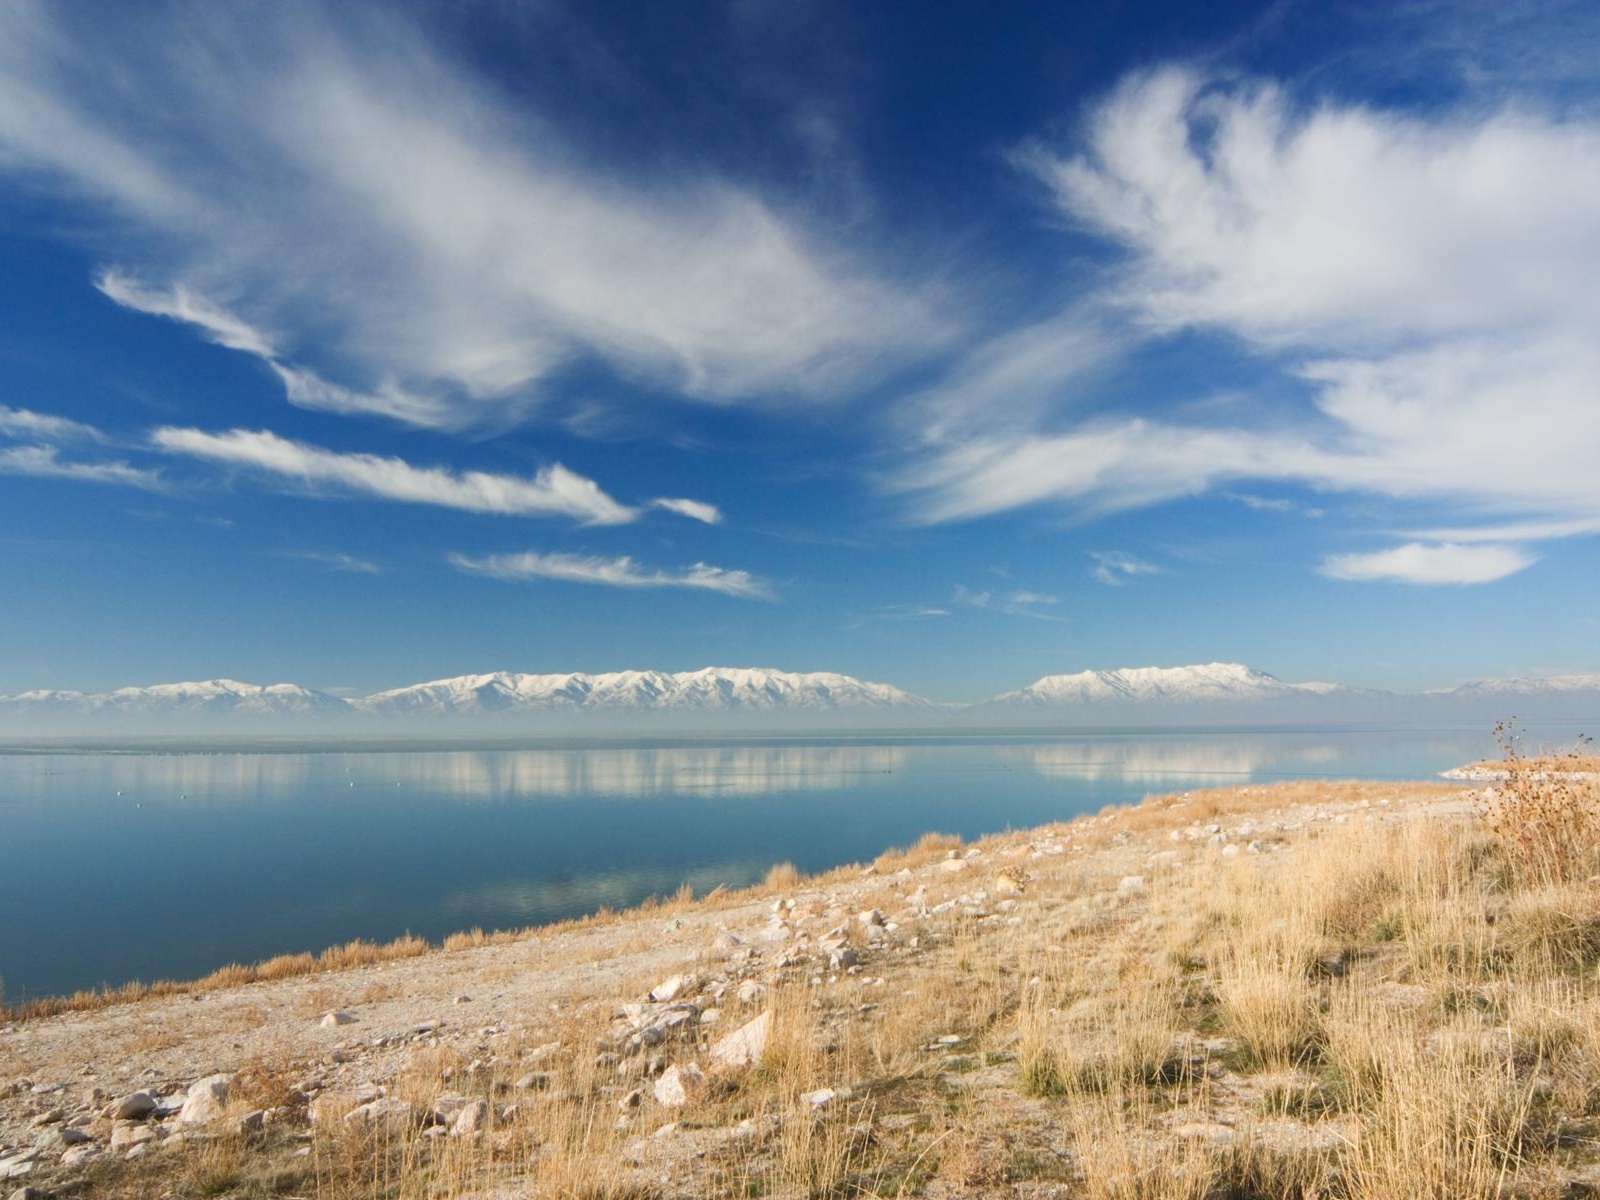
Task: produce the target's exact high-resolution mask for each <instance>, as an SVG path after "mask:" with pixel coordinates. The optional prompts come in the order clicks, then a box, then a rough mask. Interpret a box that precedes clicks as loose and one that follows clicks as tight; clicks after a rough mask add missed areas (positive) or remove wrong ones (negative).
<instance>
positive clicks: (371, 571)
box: [277, 550, 383, 575]
mask: <svg viewBox="0 0 1600 1200" xmlns="http://www.w3.org/2000/svg"><path fill="white" fill-rule="evenodd" d="M277 556H278V557H279V558H296V559H299V560H300V561H302V562H309V563H316V564H317V565H318V566H321V567H326V568H327V569H328V570H330V571H339V572H342V573H344V574H348V575H381V574H383V568H382V567H381V566H379V565H378V564H377V563H375V562H372V561H371V560H369V559H365V558H357V557H356V556H355V555H353V554H340V553H338V552H335V551H327V550H280V551H278V555H277Z"/></svg>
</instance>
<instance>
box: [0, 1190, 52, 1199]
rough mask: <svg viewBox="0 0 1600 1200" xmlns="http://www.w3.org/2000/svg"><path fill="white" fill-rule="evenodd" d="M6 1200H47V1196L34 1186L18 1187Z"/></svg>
mask: <svg viewBox="0 0 1600 1200" xmlns="http://www.w3.org/2000/svg"><path fill="white" fill-rule="evenodd" d="M6 1200H48V1197H47V1196H46V1195H45V1193H43V1192H41V1191H40V1190H39V1189H38V1188H36V1187H19V1188H18V1189H17V1190H16V1191H14V1192H12V1193H11V1195H9V1196H7V1197H6Z"/></svg>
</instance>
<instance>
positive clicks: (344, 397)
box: [95, 270, 451, 426]
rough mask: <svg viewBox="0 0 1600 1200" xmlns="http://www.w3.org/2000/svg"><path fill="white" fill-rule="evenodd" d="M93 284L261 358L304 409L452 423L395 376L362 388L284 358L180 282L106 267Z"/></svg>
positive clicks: (128, 304)
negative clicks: (151, 282)
mask: <svg viewBox="0 0 1600 1200" xmlns="http://www.w3.org/2000/svg"><path fill="white" fill-rule="evenodd" d="M95 286H96V287H97V288H99V289H100V291H101V292H102V293H104V294H105V295H106V297H107V298H109V299H110V300H112V301H114V302H116V303H117V304H120V305H122V307H124V308H128V309H132V310H133V311H134V312H141V313H145V314H148V315H149V316H154V317H166V318H168V319H169V320H173V321H178V322H180V323H182V324H185V325H192V326H194V327H195V328H197V329H199V330H200V331H201V333H202V334H204V335H205V337H206V340H207V341H211V342H215V343H217V344H218V345H219V346H226V347H227V348H228V349H230V350H238V351H240V352H242V353H244V354H249V355H251V356H252V357H254V358H259V359H260V360H261V361H262V362H264V363H266V364H267V366H269V367H270V368H271V369H272V373H273V374H274V375H276V376H277V377H278V381H279V382H280V383H282V384H283V391H284V395H285V396H287V397H288V400H289V403H291V404H294V405H297V406H299V407H300V408H314V409H320V410H322V411H324V412H336V413H343V414H346V415H350V414H355V413H376V414H379V415H382V416H387V417H392V418H394V419H395V420H398V421H404V422H406V423H407V424H410V425H422V426H434V425H448V424H450V420H451V419H450V409H449V406H448V405H446V404H444V403H442V402H441V401H439V400H438V399H437V398H436V397H430V396H420V395H416V394H414V393H412V392H409V391H407V390H406V389H404V388H402V387H400V386H399V385H398V384H396V383H395V382H394V381H393V380H392V379H384V380H381V381H379V383H378V385H377V386H376V387H375V388H374V389H373V390H372V391H371V392H358V391H355V390H354V389H352V388H347V387H345V386H343V385H342V384H337V383H333V382H331V381H330V380H327V379H324V378H322V376H320V375H318V374H317V373H316V372H315V371H308V370H306V369H305V368H304V367H296V366H291V365H290V364H288V363H285V362H282V361H281V360H280V359H279V358H278V352H277V350H276V349H274V346H273V339H272V338H271V337H269V336H268V335H267V334H265V333H263V332H262V331H261V330H259V329H256V328H255V327H254V326H253V325H251V324H249V323H248V322H246V321H244V320H242V319H241V318H239V317H238V316H235V315H234V314H233V313H231V312H229V311H228V310H227V309H225V308H222V307H221V306H219V305H217V304H213V303H212V302H211V301H210V300H208V299H206V298H205V297H204V296H201V295H198V294H197V293H195V292H193V291H192V290H190V289H189V288H187V287H185V286H184V285H183V284H181V283H179V284H174V285H173V286H172V287H170V288H152V287H147V286H145V285H143V284H141V283H138V282H136V281H135V280H133V279H132V278H131V277H130V276H128V275H127V274H125V273H124V272H121V271H117V270H105V271H102V272H101V273H100V275H99V276H98V277H97V278H96V280H95Z"/></svg>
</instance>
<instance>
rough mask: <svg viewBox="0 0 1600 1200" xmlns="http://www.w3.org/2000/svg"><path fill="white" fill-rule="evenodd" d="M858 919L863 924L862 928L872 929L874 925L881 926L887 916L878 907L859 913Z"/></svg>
mask: <svg viewBox="0 0 1600 1200" xmlns="http://www.w3.org/2000/svg"><path fill="white" fill-rule="evenodd" d="M856 920H857V921H858V922H859V923H860V924H861V926H862V928H864V929H871V928H874V927H878V928H881V927H882V926H883V923H884V920H885V918H884V915H883V914H882V913H881V912H879V911H878V910H877V909H875V908H869V909H867V911H866V912H863V913H857V914H856Z"/></svg>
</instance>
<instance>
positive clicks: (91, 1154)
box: [61, 1146, 106, 1167]
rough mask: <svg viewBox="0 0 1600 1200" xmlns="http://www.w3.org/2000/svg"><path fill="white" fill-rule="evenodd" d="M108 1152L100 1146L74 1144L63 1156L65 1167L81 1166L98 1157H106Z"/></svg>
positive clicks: (62, 1160) (62, 1162) (62, 1161)
mask: <svg viewBox="0 0 1600 1200" xmlns="http://www.w3.org/2000/svg"><path fill="white" fill-rule="evenodd" d="M105 1156H106V1152H105V1151H104V1150H102V1149H100V1147H99V1146H74V1147H73V1148H72V1149H71V1150H68V1151H67V1152H66V1153H65V1154H63V1155H62V1156H61V1165H62V1166H63V1167H81V1166H85V1165H87V1164H88V1163H92V1162H94V1161H95V1160H96V1159H100V1158H104V1157H105Z"/></svg>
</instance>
